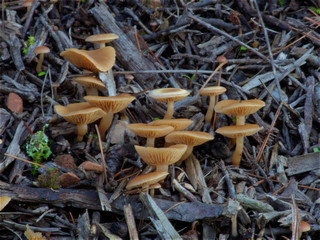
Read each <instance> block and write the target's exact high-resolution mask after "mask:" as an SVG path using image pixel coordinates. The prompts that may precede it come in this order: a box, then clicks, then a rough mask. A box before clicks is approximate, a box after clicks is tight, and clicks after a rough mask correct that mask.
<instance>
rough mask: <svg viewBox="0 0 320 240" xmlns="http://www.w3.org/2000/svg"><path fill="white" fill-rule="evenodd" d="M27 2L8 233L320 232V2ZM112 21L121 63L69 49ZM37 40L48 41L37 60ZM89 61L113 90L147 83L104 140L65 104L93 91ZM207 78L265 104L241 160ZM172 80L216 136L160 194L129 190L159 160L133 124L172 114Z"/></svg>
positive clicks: (12, 29) (14, 19)
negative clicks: (88, 83)
mask: <svg viewBox="0 0 320 240" xmlns="http://www.w3.org/2000/svg"><path fill="white" fill-rule="evenodd" d="M31 2H32V1H31ZM256 2H259V5H257V4H256ZM22 3H23V1H7V0H2V1H1V3H0V8H1V19H0V136H1V137H0V239H26V238H27V239H36V237H37V236H38V237H39V238H37V239H75V238H77V239H138V238H139V239H319V235H320V150H319V149H320V72H319V69H320V57H319V56H320V33H319V30H318V28H319V26H320V3H319V1H317V0H308V1H295V0H290V1H289V0H288V1H285V0H284V1H275V0H272V1H255V0H253V1H249V0H235V1H231V0H230V1H229V0H210V1H209V0H202V1H181V0H172V1H160V0H140V1H139V0H127V1H125V0H122V1H114V0H108V1H102V0H100V1H95V0H82V1H49V0H34V1H33V3H32V5H31V6H30V7H28V8H27V7H25V6H23V5H22ZM99 33H114V34H116V35H118V36H119V38H117V39H115V40H113V41H112V42H109V43H107V46H109V47H108V49H109V50H110V49H114V50H115V53H116V57H115V63H114V64H113V62H112V64H113V67H112V71H108V73H109V74H105V73H102V72H101V71H100V73H90V72H88V71H86V70H92V65H90V66H89V65H88V67H87V69H84V68H86V67H85V65H81V67H79V66H80V65H77V64H76V63H74V64H72V63H71V62H69V61H68V60H67V57H66V58H64V57H62V56H61V55H60V53H61V52H63V51H65V50H67V49H70V48H75V49H82V50H94V49H98V48H99V44H93V43H90V42H88V41H86V38H87V37H89V36H91V35H94V34H99ZM39 46H47V47H48V48H49V49H50V52H49V53H45V54H44V61H43V65H42V67H41V69H40V71H38V72H37V70H36V66H37V63H38V62H39V61H40V55H39V54H35V53H34V50H35V49H36V48H37V47H39ZM112 51H113V50H112ZM112 51H111V52H112ZM219 56H224V57H225V58H226V59H227V62H226V63H223V64H221V62H219V61H218V60H219V58H218V57H219ZM101 58H103V57H101ZM220 58H221V57H220ZM110 59H111V60H112V59H113V58H112V57H110ZM217 59H218V60H217ZM111 60H110V61H111ZM73 61H81V58H80V57H78V58H75V59H73ZM100 65H101V66H102V67H105V65H104V64H103V63H101V64H100ZM86 66H87V65H86ZM95 72H98V71H95ZM83 75H86V76H91V77H93V76H96V77H100V79H101V80H102V81H103V83H104V84H105V85H106V88H105V90H103V91H100V90H99V95H100V96H108V93H109V95H112V92H115V94H116V95H118V94H121V95H122V96H129V95H130V96H134V100H133V101H132V102H131V103H129V104H128V105H127V107H126V108H125V111H122V112H120V113H116V114H114V117H113V121H112V123H111V127H110V128H109V130H108V132H107V135H106V138H105V139H104V136H100V134H97V127H96V126H97V125H99V120H98V121H96V122H95V123H90V124H89V125H88V131H87V133H86V134H85V135H84V137H83V139H82V140H81V141H77V139H76V138H77V126H76V125H75V124H73V123H70V122H67V121H66V120H65V119H64V118H63V117H61V116H60V115H58V114H57V113H56V111H57V110H56V111H55V109H56V108H55V106H58V105H62V106H66V105H68V104H72V103H81V102H85V100H84V97H85V96H86V91H87V90H86V89H85V88H84V87H83V86H82V85H80V84H78V83H77V82H75V78H76V77H79V76H83ZM103 78H106V79H107V80H106V79H103ZM110 81H111V83H112V81H114V82H115V87H114V86H113V85H112V84H111V85H110V84H109V83H110ZM205 85H206V86H207V87H209V86H223V87H225V88H226V92H225V93H223V94H221V95H220V96H219V97H218V98H216V100H218V99H219V101H222V100H227V99H230V100H237V101H238V102H239V103H242V102H245V100H249V99H259V100H261V101H263V102H264V106H263V107H262V108H261V109H260V110H258V111H257V112H256V113H253V114H250V115H248V116H247V117H246V120H245V121H246V123H247V124H257V125H258V126H260V131H259V132H258V133H255V134H254V135H252V136H248V137H245V138H244V144H243V145H244V147H243V154H242V157H241V162H240V165H239V166H236V165H232V155H233V153H234V151H235V147H234V146H233V144H232V141H230V139H229V138H227V137H224V136H222V135H220V134H218V133H216V130H217V129H219V128H222V127H224V126H229V125H235V121H236V119H235V117H234V116H232V115H225V114H222V113H214V114H213V120H211V121H209V122H208V123H206V122H205V114H206V111H207V108H208V104H209V98H208V97H207V96H203V95H201V94H199V93H198V91H199V90H200V89H201V88H203V87H204V86H205ZM161 88H178V89H185V90H187V91H188V94H189V95H188V96H187V97H185V98H184V99H183V100H181V101H177V102H175V105H174V106H175V109H174V113H173V118H176V119H178V118H185V119H191V120H192V121H193V122H192V124H191V125H189V126H188V127H187V128H186V129H185V130H188V131H194V132H206V133H207V134H208V135H209V136H212V138H213V137H214V139H213V140H210V141H207V142H206V143H204V144H202V145H199V146H196V147H195V148H194V150H193V153H192V154H191V155H190V156H189V157H188V158H187V159H186V160H185V161H183V162H182V163H180V164H172V165H170V166H169V175H168V177H166V178H165V179H164V180H163V181H161V182H160V185H156V187H157V189H155V190H151V191H150V195H153V192H154V196H153V197H151V196H150V195H149V194H148V192H147V191H144V190H143V189H135V190H127V189H126V185H127V183H128V182H129V181H130V180H131V179H132V178H134V177H135V176H136V175H139V174H147V173H148V172H150V171H153V169H152V168H151V167H150V166H148V165H147V164H146V163H145V162H144V161H143V160H142V159H141V158H140V156H139V155H138V154H137V152H136V150H135V145H140V146H144V145H145V144H146V140H145V138H142V137H138V136H136V135H135V134H134V133H133V132H132V131H130V130H129V129H128V124H132V123H150V122H151V121H153V120H156V119H161V118H163V116H164V114H165V112H166V108H167V104H166V103H163V102H158V101H157V100H155V99H153V98H152V97H150V95H149V92H150V91H152V90H154V89H161ZM100 111H101V110H100ZM65 118H67V117H65ZM255 126H256V125H255ZM101 138H102V140H101ZM164 139H165V138H163V137H161V138H157V139H156V141H155V146H156V147H157V148H162V147H164V144H165V140H164ZM166 139H167V140H168V138H166ZM92 163H94V164H92ZM88 164H89V165H90V164H92V165H93V169H89V168H87V165H88ZM90 166H91V165H90ZM305 227H306V229H304V228H305ZM40 235H41V236H42V238H41V237H40ZM31 236H33V237H34V238H32V237H31ZM317 236H318V237H317Z"/></svg>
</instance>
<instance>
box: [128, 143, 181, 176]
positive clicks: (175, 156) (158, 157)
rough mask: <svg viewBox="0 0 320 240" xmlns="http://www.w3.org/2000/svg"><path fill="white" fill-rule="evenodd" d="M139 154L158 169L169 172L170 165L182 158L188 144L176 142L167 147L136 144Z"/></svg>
mask: <svg viewBox="0 0 320 240" xmlns="http://www.w3.org/2000/svg"><path fill="white" fill-rule="evenodd" d="M134 147H135V149H136V151H137V152H138V154H139V156H140V157H141V158H142V160H143V161H145V162H146V163H147V164H148V165H150V166H155V167H156V168H157V169H156V171H164V172H168V165H170V164H173V163H175V162H177V161H179V160H180V158H181V157H182V155H183V154H184V153H185V152H186V150H187V145H185V144H176V145H172V146H170V147H167V148H154V147H142V146H137V145H136V146H134Z"/></svg>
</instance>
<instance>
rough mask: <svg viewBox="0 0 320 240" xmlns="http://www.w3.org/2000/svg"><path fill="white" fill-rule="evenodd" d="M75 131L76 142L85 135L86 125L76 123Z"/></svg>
mask: <svg viewBox="0 0 320 240" xmlns="http://www.w3.org/2000/svg"><path fill="white" fill-rule="evenodd" d="M77 131H78V136H77V142H81V141H82V139H83V136H84V135H86V133H87V132H88V125H87V124H78V125H77Z"/></svg>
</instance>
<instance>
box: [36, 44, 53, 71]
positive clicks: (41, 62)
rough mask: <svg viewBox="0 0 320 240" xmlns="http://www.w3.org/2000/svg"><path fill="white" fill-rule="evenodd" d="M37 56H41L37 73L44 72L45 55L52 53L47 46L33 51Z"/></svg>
mask: <svg viewBox="0 0 320 240" xmlns="http://www.w3.org/2000/svg"><path fill="white" fill-rule="evenodd" d="M33 52H34V53H35V54H40V57H39V60H38V63H37V66H36V72H37V73H40V72H41V71H42V64H43V59H44V54H45V53H49V52H50V48H48V47H46V46H39V47H36V48H35V49H34V51H33Z"/></svg>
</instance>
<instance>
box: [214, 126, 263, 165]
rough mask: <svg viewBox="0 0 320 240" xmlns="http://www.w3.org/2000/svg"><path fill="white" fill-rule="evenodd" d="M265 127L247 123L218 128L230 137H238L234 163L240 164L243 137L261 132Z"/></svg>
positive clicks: (221, 132) (233, 158) (218, 131)
mask: <svg viewBox="0 0 320 240" xmlns="http://www.w3.org/2000/svg"><path fill="white" fill-rule="evenodd" d="M261 129H263V127H259V125H257V124H246V125H236V126H226V127H221V128H218V129H217V130H216V133H219V134H221V135H223V136H225V137H228V138H235V139H236V149H235V150H234V153H233V155H232V165H233V166H237V167H238V166H239V165H240V160H241V155H242V151H243V139H244V137H245V136H251V135H253V134H255V133H257V132H259V131H260V130H261Z"/></svg>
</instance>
